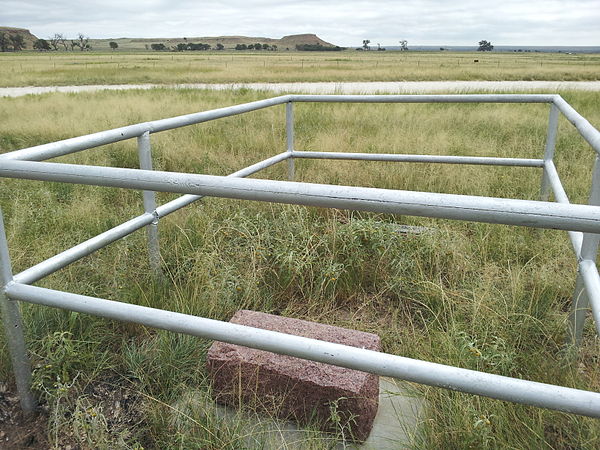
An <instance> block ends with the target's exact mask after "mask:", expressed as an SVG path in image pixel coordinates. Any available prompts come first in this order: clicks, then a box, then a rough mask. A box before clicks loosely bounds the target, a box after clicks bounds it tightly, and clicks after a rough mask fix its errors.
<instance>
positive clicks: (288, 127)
mask: <svg viewBox="0 0 600 450" xmlns="http://www.w3.org/2000/svg"><path fill="white" fill-rule="evenodd" d="M285 131H286V137H287V151H288V152H289V153H290V157H289V158H288V160H287V163H288V180H290V181H294V177H295V174H296V173H295V172H296V170H295V167H294V156H293V155H294V103H293V102H287V103H286V104H285Z"/></svg>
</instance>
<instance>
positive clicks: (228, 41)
mask: <svg viewBox="0 0 600 450" xmlns="http://www.w3.org/2000/svg"><path fill="white" fill-rule="evenodd" d="M57 32H60V30H57ZM0 33H5V34H8V35H15V34H20V35H21V36H23V39H24V41H25V43H26V46H25V50H32V49H33V43H34V42H35V41H36V40H37V39H38V38H37V37H36V36H35V35H33V34H32V33H31V32H30V31H29V30H28V29H26V28H14V27H1V26H0ZM47 38H48V37H47V36H46V39H47ZM71 38H73V39H75V36H71ZM111 41H112V42H116V43H117V44H118V48H119V50H145V49H147V48H149V47H150V45H152V44H154V43H162V44H164V45H165V46H166V47H167V48H171V47H174V46H177V44H180V43H199V42H201V43H205V44H210V45H211V47H212V48H216V46H217V44H222V45H223V46H224V47H225V48H226V49H233V48H235V46H236V45H238V44H246V45H248V44H257V43H260V44H268V45H270V46H273V45H275V46H277V48H278V49H279V50H286V49H290V50H295V49H296V46H297V45H320V46H323V47H335V45H334V44H331V43H329V42H326V41H324V40H323V39H321V38H320V37H319V36H317V35H316V34H312V33H306V34H292V35H289V36H284V37H282V38H281V39H274V38H268V37H256V36H204V37H177V38H116V39H93V38H92V39H90V40H89V44H90V45H91V48H92V49H93V50H107V49H109V48H110V45H109V42H111Z"/></svg>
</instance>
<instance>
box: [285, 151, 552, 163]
mask: <svg viewBox="0 0 600 450" xmlns="http://www.w3.org/2000/svg"><path fill="white" fill-rule="evenodd" d="M294 157H295V158H310V159H349V160H356V161H389V162H417V163H438V164H476V165H488V166H518V167H543V166H544V160H543V159H526V158H495V157H485V156H446V155H409V154H398V153H345V152H312V151H304V150H302V151H300V150H295V151H294Z"/></svg>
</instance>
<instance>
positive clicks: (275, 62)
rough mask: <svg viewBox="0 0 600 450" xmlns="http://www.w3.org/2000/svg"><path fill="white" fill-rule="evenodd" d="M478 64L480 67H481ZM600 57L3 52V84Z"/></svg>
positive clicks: (297, 74)
mask: <svg viewBox="0 0 600 450" xmlns="http://www.w3.org/2000/svg"><path fill="white" fill-rule="evenodd" d="M475 59H477V60H478V61H479V62H477V63H475V62H474V60H475ZM599 74H600V56H599V55H595V54H591V55H567V54H537V53H484V54H482V53H480V52H472V53H450V52H443V53H434V52H356V51H353V50H348V51H344V52H321V53H316V52H285V51H284V52H281V51H280V52H186V53H169V52H167V53H164V52H153V53H151V52H146V53H83V54H80V53H77V52H72V53H71V52H69V53H49V54H48V53H44V54H32V53H21V54H9V53H3V54H0V85H2V86H48V85H79V84H120V83H126V84H131V83H159V84H172V83H235V82H284V81H288V82H291V81H402V80H405V81H430V80H559V81H566V80H598V79H599Z"/></svg>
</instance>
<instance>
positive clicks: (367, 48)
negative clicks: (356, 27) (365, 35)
mask: <svg viewBox="0 0 600 450" xmlns="http://www.w3.org/2000/svg"><path fill="white" fill-rule="evenodd" d="M370 43H371V41H370V40H368V39H363V50H370V48H369V44H370Z"/></svg>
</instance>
